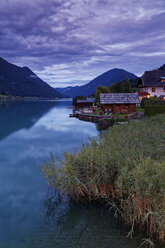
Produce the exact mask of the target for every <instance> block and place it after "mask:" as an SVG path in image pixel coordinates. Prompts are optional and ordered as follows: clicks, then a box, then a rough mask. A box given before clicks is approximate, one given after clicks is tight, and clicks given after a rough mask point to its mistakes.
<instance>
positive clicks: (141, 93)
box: [138, 91, 150, 96]
mask: <svg viewBox="0 0 165 248" xmlns="http://www.w3.org/2000/svg"><path fill="white" fill-rule="evenodd" d="M138 94H139V96H150V94H149V93H148V92H146V91H140V92H138Z"/></svg>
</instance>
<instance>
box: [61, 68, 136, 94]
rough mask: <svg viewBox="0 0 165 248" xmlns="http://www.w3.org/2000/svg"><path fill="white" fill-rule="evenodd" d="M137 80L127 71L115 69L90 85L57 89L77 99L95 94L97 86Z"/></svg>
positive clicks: (95, 79)
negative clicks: (77, 97)
mask: <svg viewBox="0 0 165 248" xmlns="http://www.w3.org/2000/svg"><path fill="white" fill-rule="evenodd" d="M127 77H128V78H129V79H137V78H138V77H137V76H136V75H135V74H133V73H130V72H128V71H126V70H123V69H120V68H114V69H111V70H109V71H106V72H104V73H103V74H101V75H99V76H97V77H96V78H94V79H93V80H91V81H90V82H89V83H87V84H85V85H82V86H68V87H65V88H56V90H58V91H59V92H60V93H61V94H63V95H66V96H69V97H75V96H89V95H91V94H94V93H95V90H96V88H97V86H99V85H103V86H110V85H111V84H112V83H118V82H119V81H124V80H125V79H126V78H127Z"/></svg>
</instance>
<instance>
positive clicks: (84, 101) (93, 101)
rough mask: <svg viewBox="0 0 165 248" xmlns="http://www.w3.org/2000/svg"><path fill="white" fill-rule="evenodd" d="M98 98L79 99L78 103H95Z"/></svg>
mask: <svg viewBox="0 0 165 248" xmlns="http://www.w3.org/2000/svg"><path fill="white" fill-rule="evenodd" d="M95 102H96V98H87V100H77V103H95Z"/></svg>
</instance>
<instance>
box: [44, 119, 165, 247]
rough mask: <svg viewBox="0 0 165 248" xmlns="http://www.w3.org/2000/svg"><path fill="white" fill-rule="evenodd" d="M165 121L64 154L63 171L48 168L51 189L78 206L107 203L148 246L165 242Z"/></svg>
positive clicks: (124, 129) (111, 132) (123, 129)
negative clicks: (79, 203) (140, 233)
mask: <svg viewBox="0 0 165 248" xmlns="http://www.w3.org/2000/svg"><path fill="white" fill-rule="evenodd" d="M164 123H165V115H159V116H156V117H152V118H150V119H144V120H142V121H141V122H137V123H131V122H130V123H129V124H128V125H119V126H118V125H116V126H114V127H113V128H109V129H108V130H107V131H106V133H105V134H104V135H102V136H100V137H98V138H97V139H94V140H91V141H90V143H87V144H84V145H83V146H82V147H81V149H80V150H79V151H78V152H75V153H65V154H64V157H63V160H62V161H61V167H58V168H56V166H55V162H54V160H53V159H52V161H51V162H49V164H47V165H45V167H44V174H45V176H46V178H47V180H48V183H49V185H50V186H51V187H57V188H58V189H59V191H60V192H67V193H69V194H70V195H71V196H72V198H73V199H75V200H77V201H79V200H82V201H91V200H100V199H102V200H106V201H107V203H108V204H110V206H111V207H114V208H115V209H117V210H118V211H119V213H120V215H121V216H122V217H123V219H124V220H125V222H126V223H129V224H130V225H131V226H132V228H131V231H130V233H129V234H130V235H131V234H132V232H133V231H134V227H139V228H140V229H141V230H142V231H145V232H146V235H147V238H148V240H150V241H151V240H153V237H154V238H155V239H157V240H158V239H159V240H161V241H162V242H163V241H164V238H165V213H164V209H165V195H164V192H165V132H164Z"/></svg>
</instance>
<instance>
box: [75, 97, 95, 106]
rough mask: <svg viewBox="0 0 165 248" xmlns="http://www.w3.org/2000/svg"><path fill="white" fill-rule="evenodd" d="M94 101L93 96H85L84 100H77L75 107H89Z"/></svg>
mask: <svg viewBox="0 0 165 248" xmlns="http://www.w3.org/2000/svg"><path fill="white" fill-rule="evenodd" d="M95 102H96V99H95V98H87V99H86V100H77V103H76V107H77V108H90V107H92V106H93V105H94V104H95Z"/></svg>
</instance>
